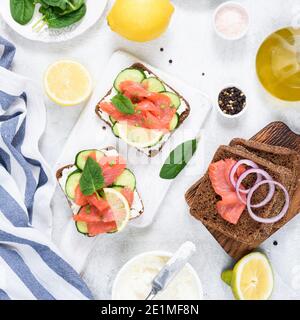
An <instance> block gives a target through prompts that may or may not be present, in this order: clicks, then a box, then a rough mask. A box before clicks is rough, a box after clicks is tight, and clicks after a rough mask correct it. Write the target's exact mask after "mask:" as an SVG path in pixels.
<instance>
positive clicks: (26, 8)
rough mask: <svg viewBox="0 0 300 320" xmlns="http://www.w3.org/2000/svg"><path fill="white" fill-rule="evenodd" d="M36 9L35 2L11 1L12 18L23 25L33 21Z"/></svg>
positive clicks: (30, 0) (26, 0) (27, 0)
mask: <svg viewBox="0 0 300 320" xmlns="http://www.w3.org/2000/svg"><path fill="white" fill-rule="evenodd" d="M34 8H35V3H34V0H10V12H11V16H12V17H13V19H14V20H15V21H16V22H18V23H19V24H21V25H25V24H27V23H28V22H29V21H30V20H31V19H32V17H33V14H34Z"/></svg>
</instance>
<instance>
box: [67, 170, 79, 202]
mask: <svg viewBox="0 0 300 320" xmlns="http://www.w3.org/2000/svg"><path fill="white" fill-rule="evenodd" d="M80 178H81V171H79V170H76V171H74V172H72V173H70V174H69V176H68V178H67V181H66V186H65V192H66V195H67V196H68V198H70V199H71V200H74V199H75V190H76V188H77V186H78V185H79V180H80Z"/></svg>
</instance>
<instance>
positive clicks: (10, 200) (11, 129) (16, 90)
mask: <svg viewBox="0 0 300 320" xmlns="http://www.w3.org/2000/svg"><path fill="white" fill-rule="evenodd" d="M14 54H15V47H14V46H13V45H12V44H10V43H9V42H7V41H6V40H5V39H3V38H1V37H0V299H91V298H92V295H91V292H90V291H89V289H88V288H87V286H86V284H85V283H84V282H83V281H82V279H81V278H80V276H79V275H78V274H77V273H76V272H75V270H74V269H73V268H72V267H71V266H70V265H69V264H68V263H67V262H66V261H65V260H64V259H63V258H62V256H61V253H60V252H59V249H58V248H57V247H56V246H55V245H54V243H53V242H52V241H51V221H52V213H51V209H50V200H51V197H52V195H53V191H54V188H55V178H54V177H53V175H52V174H51V171H50V169H49V168H48V166H47V163H46V162H45V160H44V159H43V157H42V155H41V154H40V152H39V148H38V144H39V139H40V137H41V135H42V134H43V132H44V129H45V124H46V110H45V106H44V103H43V96H42V94H41V93H40V91H39V89H38V88H37V87H36V86H35V85H34V83H33V82H32V81H31V80H29V79H26V78H24V77H21V76H19V75H17V74H15V73H13V72H11V71H9V70H8V69H9V68H10V66H11V64H12V61H13V57H14Z"/></svg>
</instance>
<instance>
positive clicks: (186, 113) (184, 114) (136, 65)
mask: <svg viewBox="0 0 300 320" xmlns="http://www.w3.org/2000/svg"><path fill="white" fill-rule="evenodd" d="M129 68H134V69H140V70H142V71H147V72H148V73H150V74H151V75H152V76H154V77H156V78H158V79H159V80H160V81H161V82H162V83H164V84H165V85H166V86H168V87H169V88H170V89H171V90H172V91H173V92H174V93H176V94H177V95H178V96H179V97H180V99H181V100H182V101H184V103H185V104H186V106H187V107H186V110H185V111H183V112H182V113H181V114H180V115H179V122H178V126H177V128H176V129H175V130H177V129H178V127H179V126H180V125H181V124H182V123H183V122H184V120H185V119H186V118H187V117H188V116H189V114H190V105H189V103H188V102H187V101H186V100H185V98H184V97H183V96H182V95H181V94H179V93H178V92H177V91H176V90H174V89H173V88H172V87H171V86H169V85H168V84H167V83H166V82H164V81H163V80H161V79H160V78H159V77H158V76H157V75H156V74H154V73H153V72H152V71H151V70H149V69H148V68H147V67H146V66H144V65H143V64H142V63H134V64H133V65H131V66H129ZM112 90H113V87H112V88H111V89H110V90H109V91H108V92H107V93H106V95H105V96H104V97H103V98H102V99H101V100H100V101H99V102H98V104H97V106H96V109H95V112H96V114H97V115H98V116H99V117H100V119H101V120H102V121H104V122H105V123H106V124H108V125H109V126H110V127H111V128H112V124H111V123H110V122H108V121H106V120H104V119H103V118H102V116H101V112H100V109H99V104H100V103H101V102H103V101H104V100H105V98H107V97H108V96H109V95H110V94H111V92H112ZM171 134H172V132H171ZM165 142H166V141H165ZM165 142H164V143H162V144H161V145H160V147H159V149H158V150H157V149H154V150H151V147H149V148H148V151H147V156H148V157H154V156H156V155H157V154H158V153H159V152H160V150H161V149H162V148H163V146H164V144H165ZM136 149H137V150H138V151H140V152H144V151H142V150H140V149H138V148H136Z"/></svg>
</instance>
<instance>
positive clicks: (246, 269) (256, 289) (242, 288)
mask: <svg viewBox="0 0 300 320" xmlns="http://www.w3.org/2000/svg"><path fill="white" fill-rule="evenodd" d="M229 275H230V271H224V272H223V274H222V279H223V280H224V281H225V282H226V283H227V284H229V283H228V276H229ZM231 275H232V278H231V281H230V282H231V283H230V284H231V288H232V292H233V294H234V296H235V298H236V299H238V300H267V299H269V298H270V296H271V294H272V291H273V286H274V279H273V271H272V268H271V265H270V263H269V260H268V259H267V257H266V256H265V255H264V254H262V253H260V252H253V253H250V254H248V255H246V256H245V257H244V258H242V259H241V260H240V261H239V262H238V263H237V264H236V265H235V266H234V268H233V270H232V274H231Z"/></svg>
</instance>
